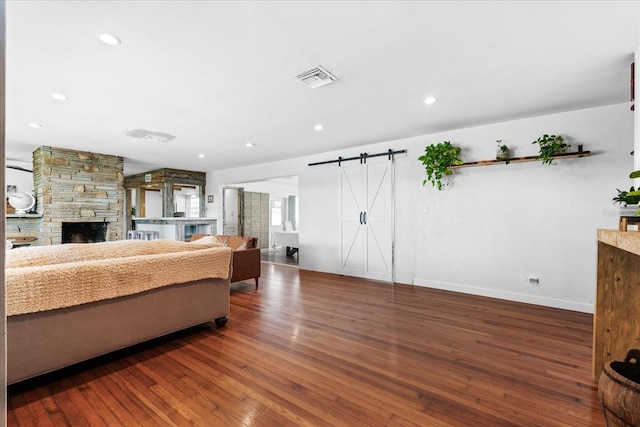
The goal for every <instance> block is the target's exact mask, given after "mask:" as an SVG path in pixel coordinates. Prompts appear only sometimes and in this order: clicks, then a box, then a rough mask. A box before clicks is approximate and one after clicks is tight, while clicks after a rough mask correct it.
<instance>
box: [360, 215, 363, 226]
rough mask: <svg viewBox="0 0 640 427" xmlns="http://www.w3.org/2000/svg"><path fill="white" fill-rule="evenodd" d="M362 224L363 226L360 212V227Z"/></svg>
mask: <svg viewBox="0 0 640 427" xmlns="http://www.w3.org/2000/svg"><path fill="white" fill-rule="evenodd" d="M362 224H363V222H362V212H360V225H362Z"/></svg>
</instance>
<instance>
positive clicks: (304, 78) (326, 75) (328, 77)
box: [298, 65, 338, 89]
mask: <svg viewBox="0 0 640 427" xmlns="http://www.w3.org/2000/svg"><path fill="white" fill-rule="evenodd" d="M298 79H300V81H301V82H302V83H304V84H306V85H308V86H309V87H311V88H312V89H315V88H317V87H320V86H324V85H326V84H329V83H333V82H335V81H336V80H338V78H337V77H336V76H334V75H333V74H331V73H330V72H328V71H327V70H325V69H324V68H322V67H321V66H319V65H318V66H317V67H313V68H311V69H309V70H307V71H303V72H302V73H300V74H298Z"/></svg>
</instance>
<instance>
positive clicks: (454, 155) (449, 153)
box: [418, 141, 462, 190]
mask: <svg viewBox="0 0 640 427" xmlns="http://www.w3.org/2000/svg"><path fill="white" fill-rule="evenodd" d="M418 160H420V161H421V162H422V164H423V165H424V167H425V171H426V173H427V178H426V179H425V180H424V181H422V185H425V184H426V183H427V181H429V182H431V185H433V186H434V187H437V188H438V190H442V187H443V184H442V178H444V177H445V176H448V175H452V174H453V170H452V169H451V166H454V165H461V164H462V160H461V159H460V147H456V146H454V145H451V142H449V141H443V142H441V143H439V144H431V145H427V146H426V147H425V149H424V154H423V155H422V156H420V157H418Z"/></svg>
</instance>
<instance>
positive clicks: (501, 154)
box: [496, 139, 511, 165]
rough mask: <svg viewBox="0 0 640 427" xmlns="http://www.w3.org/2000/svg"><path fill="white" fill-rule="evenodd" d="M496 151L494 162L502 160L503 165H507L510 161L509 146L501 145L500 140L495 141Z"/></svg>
mask: <svg viewBox="0 0 640 427" xmlns="http://www.w3.org/2000/svg"><path fill="white" fill-rule="evenodd" d="M496 143H497V144H498V150H497V152H496V160H504V162H505V164H507V165H508V164H509V162H511V159H510V158H509V146H507V145H506V144H503V143H502V140H501V139H497V140H496Z"/></svg>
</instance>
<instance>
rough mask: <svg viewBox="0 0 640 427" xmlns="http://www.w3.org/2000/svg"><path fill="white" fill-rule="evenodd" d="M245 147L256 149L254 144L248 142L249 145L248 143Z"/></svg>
mask: <svg viewBox="0 0 640 427" xmlns="http://www.w3.org/2000/svg"><path fill="white" fill-rule="evenodd" d="M244 145H246V146H247V147H249V148H252V147H255V145H253V142H247V143H246V144H244Z"/></svg>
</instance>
